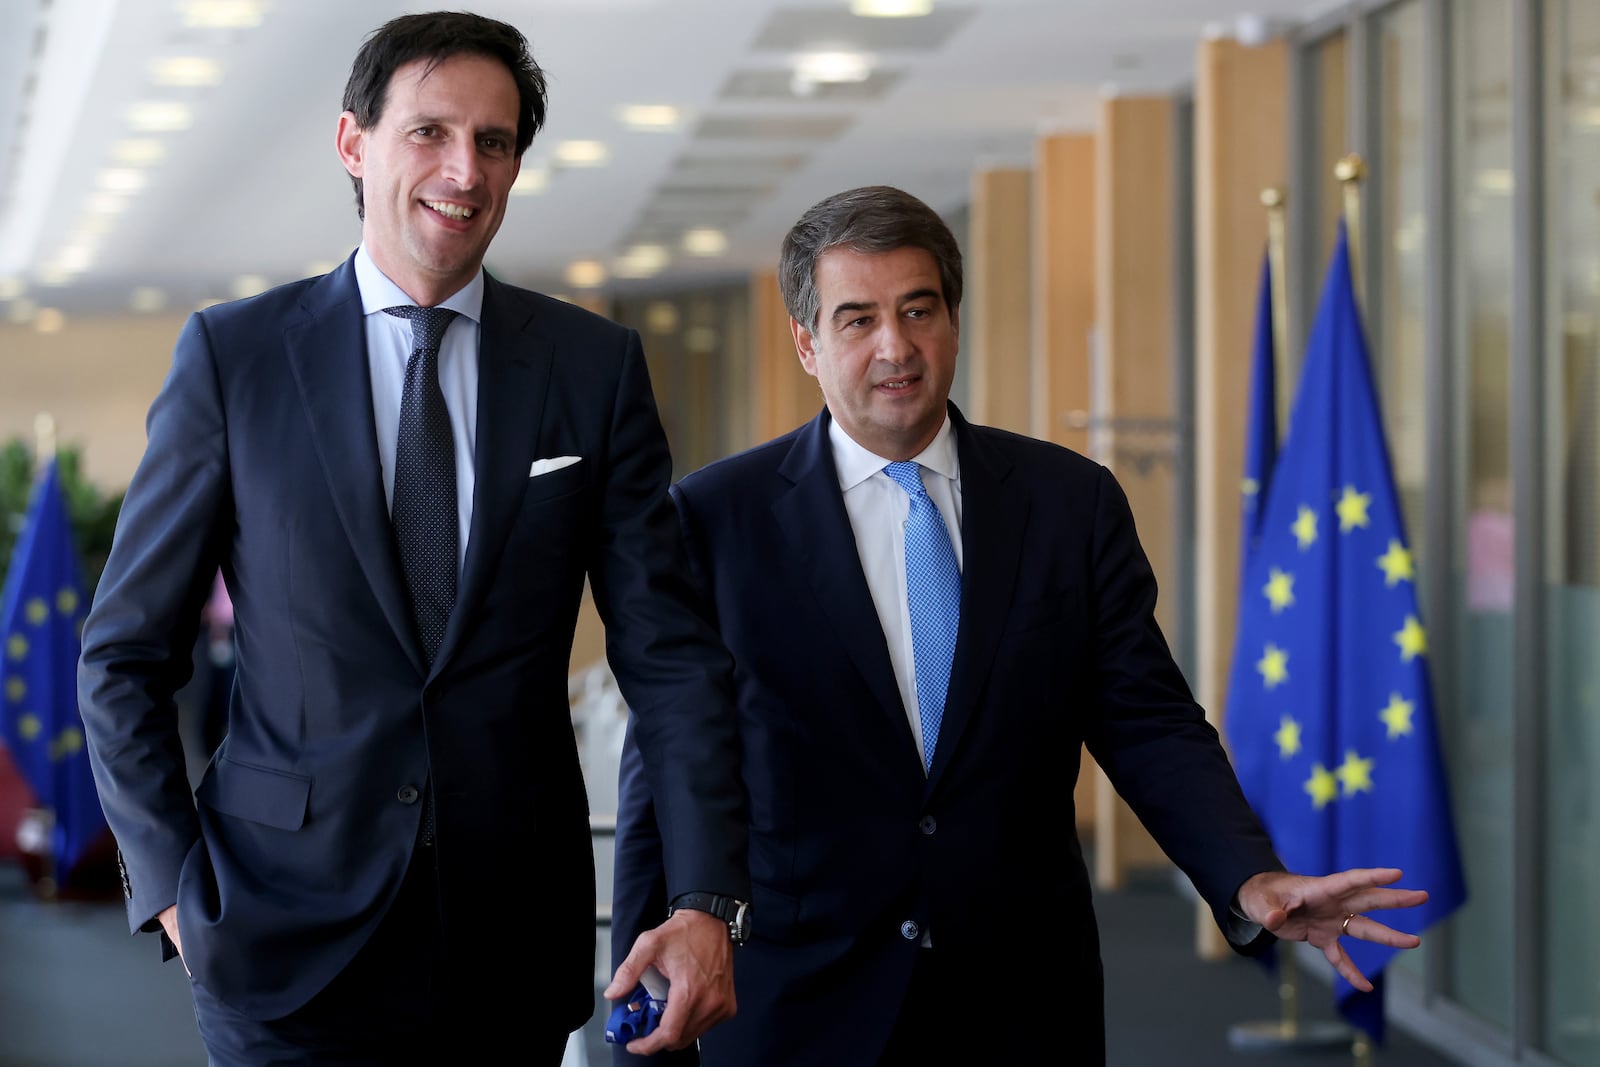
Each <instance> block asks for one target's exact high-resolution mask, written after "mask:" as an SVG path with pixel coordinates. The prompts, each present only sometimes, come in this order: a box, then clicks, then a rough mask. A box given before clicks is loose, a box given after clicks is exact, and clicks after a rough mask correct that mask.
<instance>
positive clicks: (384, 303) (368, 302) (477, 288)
mask: <svg viewBox="0 0 1600 1067" xmlns="http://www.w3.org/2000/svg"><path fill="white" fill-rule="evenodd" d="M355 268H356V287H357V288H358V289H359V290H360V291H361V313H362V314H363V315H375V314H377V313H378V312H380V311H382V310H383V309H384V308H392V307H394V306H395V305H397V304H414V303H416V301H414V300H412V299H411V298H410V297H409V296H407V295H406V293H405V290H404V289H402V288H400V287H399V286H398V285H396V284H395V283H394V282H392V281H390V280H389V276H388V275H387V274H385V273H383V271H381V270H379V269H378V265H377V264H376V263H374V262H373V261H372V255H371V253H369V252H368V251H367V246H366V245H362V246H361V247H359V248H357V249H356V259H355ZM437 306H439V307H442V308H449V309H450V310H451V311H454V312H455V313H457V314H458V315H461V316H463V317H465V318H469V319H471V320H472V321H473V322H476V323H482V321H483V268H482V267H479V268H478V273H476V274H474V275H473V276H472V280H471V281H470V282H468V283H467V284H466V285H463V286H462V287H461V288H460V289H458V290H456V291H455V292H454V293H452V294H451V295H450V296H449V297H448V298H447V299H445V300H441V301H440V302H439V304H438V305H437Z"/></svg>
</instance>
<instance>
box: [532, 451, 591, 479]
mask: <svg viewBox="0 0 1600 1067" xmlns="http://www.w3.org/2000/svg"><path fill="white" fill-rule="evenodd" d="M582 458H583V457H582V456H556V457H555V458H554V459H536V460H534V461H533V466H531V467H529V468H528V477H530V478H537V477H539V475H541V474H549V473H550V472H551V471H558V470H560V469H561V468H562V467H570V466H572V465H573V464H574V463H576V462H578V461H579V460H580V459H582Z"/></svg>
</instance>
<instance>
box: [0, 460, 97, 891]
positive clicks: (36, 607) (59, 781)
mask: <svg viewBox="0 0 1600 1067" xmlns="http://www.w3.org/2000/svg"><path fill="white" fill-rule="evenodd" d="M87 600H88V597H87V596H86V595H85V591H84V582H83V572H82V570H81V568H80V567H79V565H78V556H77V548H76V546H75V545H74V543H73V538H72V524H71V522H70V521H69V520H68V518H67V509H66V504H65V503H64V501H63V500H62V497H61V483H60V479H59V477H58V474H57V471H56V465H55V463H54V462H51V463H50V464H49V465H48V466H47V467H46V468H45V470H44V473H43V476H42V477H41V479H40V481H39V485H38V487H37V488H36V489H35V490H34V494H33V500H32V502H31V503H30V505H29V508H28V514H27V516H26V518H25V519H24V522H23V528H22V532H21V536H20V537H18V539H17V545H16V548H15V550H14V552H13V555H12V558H11V563H10V566H9V568H8V569H7V571H6V584H5V592H4V596H3V598H0V643H3V647H4V649H5V654H4V655H3V656H0V740H3V741H4V742H5V746H6V748H7V750H8V751H9V752H10V754H11V761H12V762H13V763H14V764H16V767H17V770H18V771H19V772H20V773H21V774H22V777H23V780H24V781H25V782H26V783H27V785H28V788H29V789H31V790H32V791H33V795H34V799H35V801H36V802H37V803H38V804H39V806H40V807H43V808H47V809H49V811H50V812H51V814H52V815H53V817H54V818H53V820H52V831H51V833H52V840H51V854H52V859H53V861H54V863H55V877H56V879H57V881H58V882H59V881H62V880H64V879H65V878H66V876H67V875H68V874H69V873H70V872H71V871H72V868H73V867H74V866H75V865H76V864H77V863H78V861H79V860H81V859H82V858H83V856H84V853H85V852H87V851H88V849H89V847H90V846H91V845H92V844H94V842H95V839H96V838H97V837H99V836H100V834H101V833H102V832H103V831H104V830H105V828H106V820H105V815H104V814H103V813H102V812H101V810H100V799H99V796H98V795H97V794H96V792H95V787H94V776H93V774H92V772H91V771H90V769H89V754H88V750H87V748H86V747H85V746H84V743H83V719H82V718H81V717H80V716H79V714H78V653H79V651H80V648H81V646H80V644H79V639H78V633H79V628H80V627H81V626H82V624H83V615H84V610H85V608H86V607H87Z"/></svg>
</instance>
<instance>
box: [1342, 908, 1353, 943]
mask: <svg viewBox="0 0 1600 1067" xmlns="http://www.w3.org/2000/svg"><path fill="white" fill-rule="evenodd" d="M1355 917H1356V913H1355V912H1353V911H1352V912H1351V913H1350V914H1349V915H1346V916H1345V917H1344V922H1342V923H1340V924H1339V933H1340V934H1341V935H1342V936H1345V937H1348V936H1349V935H1350V920H1351V919H1354V918H1355Z"/></svg>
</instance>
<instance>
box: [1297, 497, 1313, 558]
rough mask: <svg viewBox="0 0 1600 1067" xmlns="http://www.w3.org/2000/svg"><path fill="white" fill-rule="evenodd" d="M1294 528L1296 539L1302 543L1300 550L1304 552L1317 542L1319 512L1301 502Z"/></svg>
mask: <svg viewBox="0 0 1600 1067" xmlns="http://www.w3.org/2000/svg"><path fill="white" fill-rule="evenodd" d="M1292 529H1293V530H1294V539H1295V540H1296V541H1298V542H1299V543H1300V551H1302V552H1304V551H1305V550H1306V549H1308V548H1310V547H1311V546H1312V545H1314V544H1316V542H1317V513H1316V512H1315V511H1312V510H1311V509H1310V508H1308V507H1306V506H1305V505H1304V504H1301V505H1300V513H1299V514H1298V515H1296V516H1295V520H1294V526H1293V527H1292Z"/></svg>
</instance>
